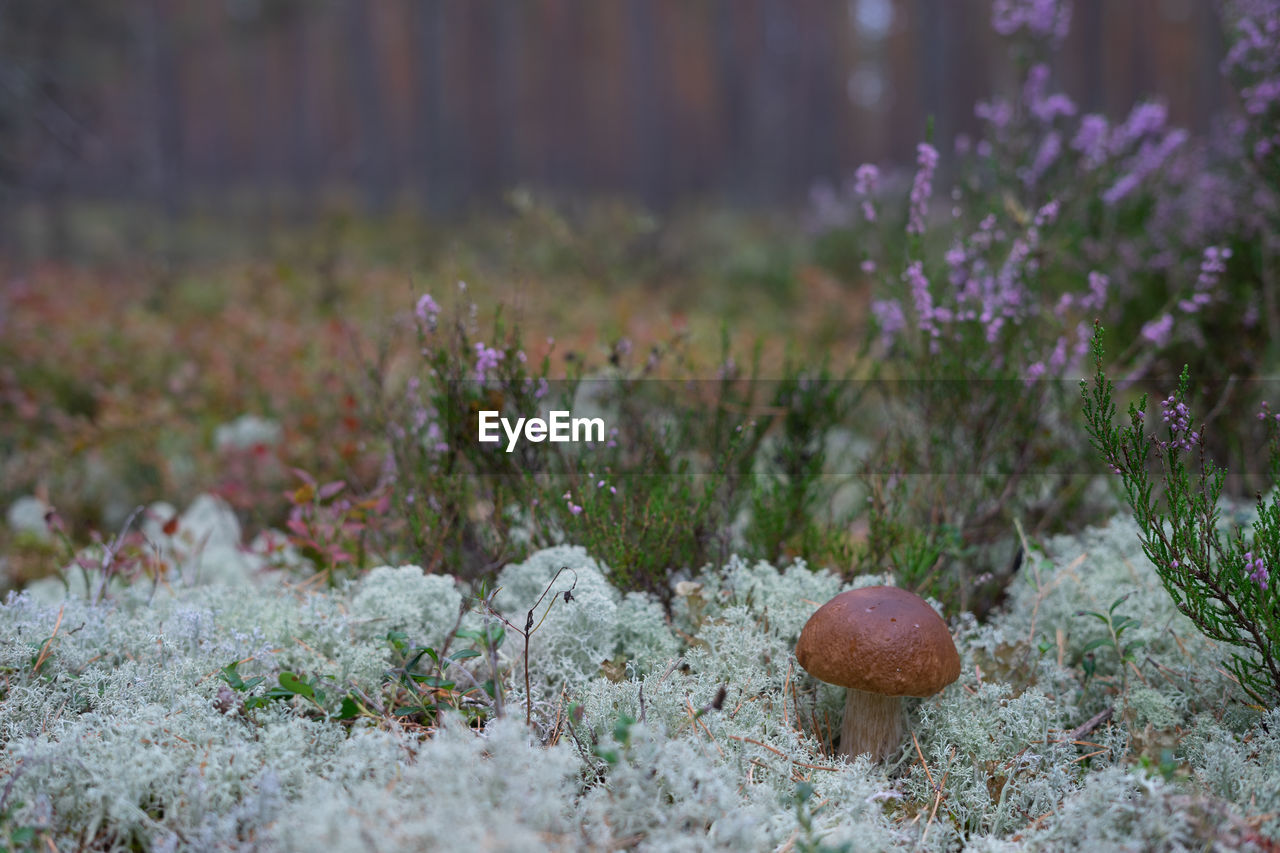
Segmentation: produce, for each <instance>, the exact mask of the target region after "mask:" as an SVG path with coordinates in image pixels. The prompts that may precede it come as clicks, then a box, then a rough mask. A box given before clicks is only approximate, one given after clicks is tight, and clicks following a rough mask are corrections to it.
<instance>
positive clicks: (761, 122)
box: [751, 0, 801, 203]
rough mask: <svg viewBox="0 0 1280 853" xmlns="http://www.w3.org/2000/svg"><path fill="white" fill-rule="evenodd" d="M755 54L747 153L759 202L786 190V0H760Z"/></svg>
mask: <svg viewBox="0 0 1280 853" xmlns="http://www.w3.org/2000/svg"><path fill="white" fill-rule="evenodd" d="M758 9H759V14H760V22H759V26H760V32H759V40H760V55H759V61H758V62H756V63H755V71H756V73H755V74H754V75H753V78H754V79H753V80H752V92H751V96H752V105H751V113H752V115H751V118H752V122H751V140H752V145H751V149H752V150H751V154H752V158H751V159H752V163H751V168H752V174H753V176H754V182H753V183H754V195H755V201H756V202H758V203H764V202H770V201H775V200H777V199H778V198H779V197H780V196H781V195H782V194H783V193H784V192H785V191H786V183H787V181H786V176H787V173H788V171H789V162H788V161H789V155H790V151H791V140H792V136H793V135H794V134H796V133H798V132H800V130H801V129H800V128H796V127H792V126H791V121H792V118H793V116H792V112H791V110H790V109H789V106H788V104H787V99H788V95H789V89H790V87H789V86H788V82H789V78H790V76H791V75H790V72H791V69H792V63H791V59H792V54H791V51H792V47H793V44H792V42H793V40H794V39H793V35H794V27H795V23H794V21H793V20H792V18H791V12H790V9H789V4H788V3H787V2H786V0H759V5H758Z"/></svg>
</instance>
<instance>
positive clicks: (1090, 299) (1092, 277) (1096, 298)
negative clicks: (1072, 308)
mask: <svg viewBox="0 0 1280 853" xmlns="http://www.w3.org/2000/svg"><path fill="white" fill-rule="evenodd" d="M1110 286H1111V279H1110V278H1108V277H1107V276H1106V274H1105V273H1100V272H1098V271H1097V270H1094V271H1093V272H1090V273H1089V295H1088V296H1086V297H1084V298H1083V299H1081V300H1080V305H1081V307H1083V308H1084V309H1085V310H1086V311H1097V310H1099V309H1100V308H1102V306H1103V305H1105V304H1106V301H1107V289H1108V288H1109V287H1110Z"/></svg>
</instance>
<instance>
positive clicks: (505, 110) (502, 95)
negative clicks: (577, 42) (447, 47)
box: [493, 0, 524, 194]
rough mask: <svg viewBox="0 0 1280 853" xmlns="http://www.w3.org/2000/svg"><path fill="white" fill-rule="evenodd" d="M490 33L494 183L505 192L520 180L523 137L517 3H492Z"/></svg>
mask: <svg viewBox="0 0 1280 853" xmlns="http://www.w3.org/2000/svg"><path fill="white" fill-rule="evenodd" d="M494 6H495V8H494V10H493V13H494V15H495V16H496V21H495V23H494V31H495V37H496V40H497V43H496V44H495V46H494V54H493V56H494V73H493V97H494V106H495V108H496V112H497V120H498V123H499V124H500V125H502V126H503V130H502V132H500V133H499V134H498V139H497V153H496V155H495V171H496V174H495V175H494V183H495V185H496V186H497V189H498V191H499V192H500V193H504V194H505V193H506V192H507V191H508V190H510V189H511V187H512V186H513V185H514V184H515V183H516V182H517V181H519V179H520V151H521V149H522V142H523V137H524V128H523V122H522V121H521V115H520V76H519V75H520V60H521V52H520V47H521V40H520V26H521V17H520V11H521V9H522V8H523V6H522V5H521V4H518V3H509V2H503V0H496V2H495V4H494Z"/></svg>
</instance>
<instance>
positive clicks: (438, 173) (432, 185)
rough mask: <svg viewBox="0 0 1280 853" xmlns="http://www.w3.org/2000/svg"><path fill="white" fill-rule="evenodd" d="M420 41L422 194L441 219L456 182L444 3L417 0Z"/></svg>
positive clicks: (417, 126)
mask: <svg viewBox="0 0 1280 853" xmlns="http://www.w3.org/2000/svg"><path fill="white" fill-rule="evenodd" d="M413 13H414V23H415V27H416V31H417V32H416V36H417V37H416V38H415V40H414V41H415V45H414V51H413V54H414V59H413V68H414V85H415V88H416V93H415V94H416V97H417V102H418V103H417V109H416V110H415V111H414V115H415V116H416V120H415V121H414V124H413V128H414V130H413V132H414V135H415V137H416V138H415V140H414V146H413V148H414V157H415V159H416V160H417V168H416V170H415V174H416V175H417V176H418V192H419V195H420V196H421V198H422V202H423V204H424V205H425V206H426V209H427V210H428V211H429V212H430V213H431V214H433V215H436V216H439V215H441V214H444V213H447V212H449V211H450V210H452V209H453V204H454V199H453V190H454V187H453V181H452V179H451V176H450V173H449V161H450V159H451V158H450V154H451V152H450V151H449V144H448V136H447V133H446V127H445V117H444V71H445V64H444V57H445V37H444V36H445V33H444V10H443V8H442V4H441V0H414V4H413Z"/></svg>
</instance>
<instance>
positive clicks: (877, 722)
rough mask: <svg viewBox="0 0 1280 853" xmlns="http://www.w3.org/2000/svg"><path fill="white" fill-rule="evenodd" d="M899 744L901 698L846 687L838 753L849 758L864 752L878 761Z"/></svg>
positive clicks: (887, 756)
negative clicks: (847, 692) (846, 695)
mask: <svg viewBox="0 0 1280 853" xmlns="http://www.w3.org/2000/svg"><path fill="white" fill-rule="evenodd" d="M901 742H902V698H901V697H900V696H884V695H881V694H879V693H867V692H866V691H863V690H857V689H855V688H853V687H850V688H849V697H848V699H846V700H845V705H844V724H843V725H842V726H841V727H840V754H841V755H847V756H849V757H850V758H853V757H854V756H857V755H861V754H863V753H864V752H869V753H871V760H872V761H876V762H880V761H884V760H885V759H886V758H889V757H890V756H892V755H893V754H894V753H895V752H897V750H898V744H899V743H901Z"/></svg>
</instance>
